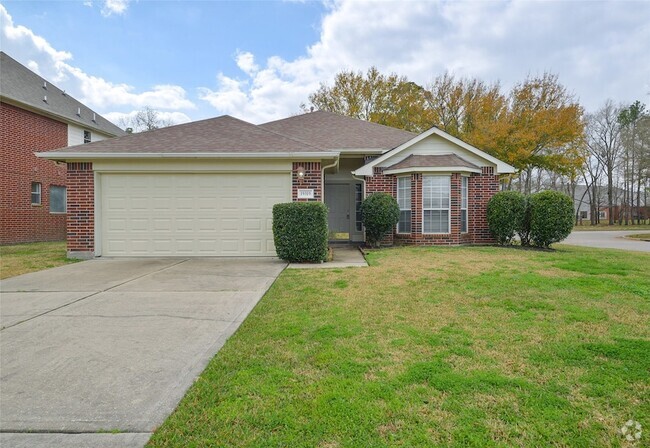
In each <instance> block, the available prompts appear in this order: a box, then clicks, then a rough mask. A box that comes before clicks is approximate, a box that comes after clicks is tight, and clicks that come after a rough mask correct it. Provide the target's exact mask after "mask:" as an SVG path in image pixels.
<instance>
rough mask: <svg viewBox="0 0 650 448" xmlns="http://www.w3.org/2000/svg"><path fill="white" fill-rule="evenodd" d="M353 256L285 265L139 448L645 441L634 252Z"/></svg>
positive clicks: (437, 251) (640, 307)
mask: <svg viewBox="0 0 650 448" xmlns="http://www.w3.org/2000/svg"><path fill="white" fill-rule="evenodd" d="M369 261H370V263H371V267H369V268H357V269H355V268H350V269H342V270H340V269H337V270H286V271H285V272H284V273H283V274H282V275H281V276H280V278H279V279H278V280H277V281H276V283H275V284H274V285H273V287H272V288H271V290H270V291H269V292H268V293H267V294H266V296H265V297H264V298H263V300H262V301H261V302H260V304H259V305H258V306H257V308H256V309H255V310H254V311H253V312H252V313H251V315H250V316H249V318H248V319H247V320H246V321H245V322H244V324H243V325H242V326H241V328H240V329H239V330H238V331H237V333H236V334H235V335H234V336H233V337H232V338H231V339H230V340H229V341H228V342H227V343H226V345H225V346H224V347H223V349H222V350H221V351H220V352H219V353H218V355H217V356H216V357H215V358H214V359H213V360H212V361H211V362H210V364H209V366H208V367H207V368H206V370H205V371H204V372H203V374H202V375H201V376H200V378H198V379H197V381H196V383H195V384H194V385H193V387H192V388H191V389H190V391H189V392H188V394H187V395H186V397H185V398H184V399H183V400H182V402H181V403H180V405H179V407H178V408H177V410H176V411H175V412H174V413H173V414H172V415H171V416H170V417H169V419H168V420H167V421H166V422H165V423H164V424H163V425H162V426H161V427H160V428H159V429H158V430H157V431H156V433H155V434H154V436H153V438H152V439H151V441H150V443H149V446H178V447H186V446H187V447H222V446H223V447H231V446H235V447H237V446H246V447H322V448H325V447H327V448H332V447H388V446H403V447H430V446H441V447H443V446H444V447H446V446H459V447H460V446H462V447H465V446H476V447H485V446H521V447H542V446H558V447H560V446H561V447H565V446H575V447H601V446H649V441H650V434H649V433H650V376H649V372H650V255H646V254H642V253H630V252H623V251H606V250H597V249H587V248H576V247H567V246H564V247H562V246H558V250H557V251H551V252H540V251H526V250H518V249H508V248H495V247H475V248H401V249H392V250H383V251H380V252H373V253H371V254H370V255H369ZM629 419H633V420H635V421H638V422H641V424H642V425H643V426H644V433H643V438H642V440H641V441H640V442H638V443H636V444H628V443H627V442H625V441H624V439H623V437H622V435H621V434H620V432H619V431H620V428H621V426H622V425H624V424H625V422H626V421H628V420H629Z"/></svg>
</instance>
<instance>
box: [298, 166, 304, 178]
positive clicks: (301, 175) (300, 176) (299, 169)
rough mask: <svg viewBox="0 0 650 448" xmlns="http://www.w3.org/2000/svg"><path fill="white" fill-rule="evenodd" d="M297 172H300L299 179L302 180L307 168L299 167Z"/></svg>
mask: <svg viewBox="0 0 650 448" xmlns="http://www.w3.org/2000/svg"><path fill="white" fill-rule="evenodd" d="M297 171H298V177H299V178H301V179H302V178H303V177H305V167H304V166H299V167H298V169H297Z"/></svg>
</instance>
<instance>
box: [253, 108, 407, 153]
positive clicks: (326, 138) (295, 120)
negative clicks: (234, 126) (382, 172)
mask: <svg viewBox="0 0 650 448" xmlns="http://www.w3.org/2000/svg"><path fill="white" fill-rule="evenodd" d="M260 127H262V128H264V129H267V130H270V131H274V132H277V133H279V134H282V135H287V136H291V137H293V138H296V139H298V140H300V141H303V142H305V143H308V144H310V145H316V146H318V147H320V148H324V149H328V150H334V151H339V150H364V151H368V150H375V151H380V152H384V151H387V150H389V149H392V148H395V147H396V146H399V145H401V144H402V143H404V142H407V141H409V140H411V139H412V138H413V137H415V136H416V135H417V134H414V133H412V132H408V131H404V130H402V129H397V128H391V127H389V126H383V125H381V124H377V123H372V122H369V121H365V120H359V119H356V118H352V117H346V116H343V115H339V114H336V113H333V112H326V111H316V112H310V113H306V114H302V115H296V116H294V117H289V118H285V119H282V120H277V121H271V122H269V123H264V124H261V125H260Z"/></svg>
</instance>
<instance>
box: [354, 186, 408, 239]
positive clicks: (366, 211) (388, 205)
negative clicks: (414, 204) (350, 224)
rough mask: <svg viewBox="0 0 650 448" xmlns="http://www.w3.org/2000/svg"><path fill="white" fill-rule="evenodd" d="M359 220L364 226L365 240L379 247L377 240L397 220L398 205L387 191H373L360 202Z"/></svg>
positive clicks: (389, 229) (391, 228) (390, 228)
mask: <svg viewBox="0 0 650 448" xmlns="http://www.w3.org/2000/svg"><path fill="white" fill-rule="evenodd" d="M361 221H362V222H363V225H364V226H365V228H366V241H367V242H368V243H369V244H370V245H372V246H374V247H379V242H380V241H381V239H382V238H383V237H384V235H386V234H387V233H388V232H390V231H392V230H393V227H394V226H395V224H397V221H399V205H398V204H397V200H396V199H395V198H394V197H393V196H391V195H389V194H388V193H374V194H371V195H370V196H368V197H367V198H366V199H364V200H363V202H362V203H361Z"/></svg>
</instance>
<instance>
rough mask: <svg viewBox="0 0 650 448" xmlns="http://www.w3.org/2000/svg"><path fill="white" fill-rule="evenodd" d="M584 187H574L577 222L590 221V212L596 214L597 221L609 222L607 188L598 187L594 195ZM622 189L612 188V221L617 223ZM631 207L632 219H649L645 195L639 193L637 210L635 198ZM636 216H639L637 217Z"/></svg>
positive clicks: (621, 202) (603, 186)
mask: <svg viewBox="0 0 650 448" xmlns="http://www.w3.org/2000/svg"><path fill="white" fill-rule="evenodd" d="M586 189H587V187H586V186H585V185H576V189H575V195H574V197H573V203H574V207H575V210H576V213H577V218H578V221H591V215H592V211H593V212H596V211H597V213H598V221H600V222H606V221H609V205H608V199H607V186H605V185H599V186H598V187H597V188H596V194H595V195H594V194H593V191H591V195H590V194H589V193H590V192H587V191H586ZM623 193H624V191H623V189H622V188H617V187H614V198H613V204H612V205H613V207H612V211H613V213H614V221H618V219H619V216H620V214H621V212H622V209H623V207H622V204H623ZM634 205H635V206H634V207H632V219H634V220H637V219H642V220H643V219H648V218H650V207H648V206H647V201H646V195H645V194H644V192H641V198H640V208H639V210H637V207H636V197H635V202H634ZM637 214H638V215H639V216H637Z"/></svg>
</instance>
